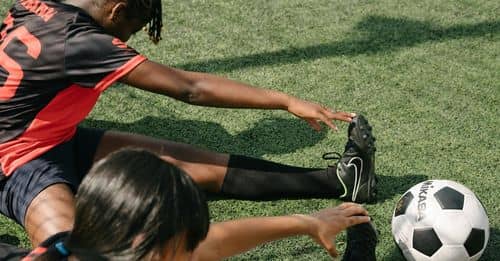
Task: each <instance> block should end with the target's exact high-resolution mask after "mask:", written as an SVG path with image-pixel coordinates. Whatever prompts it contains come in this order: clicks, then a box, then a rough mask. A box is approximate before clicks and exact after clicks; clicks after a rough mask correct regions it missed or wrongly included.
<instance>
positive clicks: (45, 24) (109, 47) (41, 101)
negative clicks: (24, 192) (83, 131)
mask: <svg viewBox="0 0 500 261" xmlns="http://www.w3.org/2000/svg"><path fill="white" fill-rule="evenodd" d="M144 60H145V58H144V57H143V56H141V55H139V54H138V53H137V52H136V51H135V50H133V49H131V48H129V47H128V46H127V45H125V44H124V43H123V42H122V41H120V40H119V39H117V38H115V37H113V36H111V35H109V34H107V33H106V32H105V31H104V29H103V28H102V27H101V26H100V25H99V24H97V23H96V22H95V21H94V20H93V19H92V17H90V16H89V15H88V14H86V13H85V12H84V11H83V10H81V9H79V8H77V7H75V6H71V5H66V4H63V3H58V2H52V1H44V0H17V1H16V3H15V4H14V6H13V7H12V8H11V9H10V11H9V13H8V14H7V18H6V19H5V20H4V21H3V23H2V26H1V28H0V164H1V170H2V171H3V174H4V175H7V176H8V175H10V174H11V173H12V172H13V171H14V170H15V169H16V168H17V167H19V166H20V165H22V164H24V163H26V162H28V161H30V160H32V159H34V158H36V157H37V156H39V155H41V154H43V153H44V152H46V151H48V150H49V149H51V148H52V147H54V146H56V145H58V144H60V143H62V142H64V141H67V140H69V139H70V138H71V137H72V136H73V134H74V133H75V130H76V126H77V124H78V123H79V122H81V121H82V120H83V119H84V118H85V117H86V116H87V115H88V113H89V112H90V111H91V110H92V108H93V106H94V105H95V103H96V101H97V98H98V97H99V95H100V93H101V92H102V91H104V90H105V89H106V88H107V87H109V86H110V85H111V84H112V83H114V82H115V81H117V80H118V79H119V78H121V77H122V76H124V75H125V74H127V73H128V72H130V71H131V70H132V69H134V68H135V67H136V66H137V65H138V64H140V63H141V62H143V61H144Z"/></svg>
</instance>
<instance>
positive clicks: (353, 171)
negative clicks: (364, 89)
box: [323, 115, 377, 203]
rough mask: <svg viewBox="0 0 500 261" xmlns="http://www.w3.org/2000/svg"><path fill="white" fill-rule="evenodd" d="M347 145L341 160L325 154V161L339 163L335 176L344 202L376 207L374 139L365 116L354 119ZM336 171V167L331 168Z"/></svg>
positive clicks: (339, 157)
mask: <svg viewBox="0 0 500 261" xmlns="http://www.w3.org/2000/svg"><path fill="white" fill-rule="evenodd" d="M347 136H348V140H347V144H346V145H345V150H344V153H343V155H342V156H340V155H339V154H338V153H325V154H324V155H323V158H324V159H338V160H339V161H338V162H337V164H336V166H335V167H336V175H337V178H338V180H339V182H340V184H341V185H342V187H343V189H344V193H343V194H342V195H340V197H339V198H340V199H341V200H343V201H351V202H356V203H373V202H375V201H376V198H377V189H376V185H377V177H376V175H375V151H376V148H375V137H374V136H373V134H372V127H371V126H370V124H368V121H367V120H366V118H365V117H363V115H358V116H356V117H354V119H353V120H352V122H351V123H350V124H349V128H348V130H347ZM330 167H334V166H330Z"/></svg>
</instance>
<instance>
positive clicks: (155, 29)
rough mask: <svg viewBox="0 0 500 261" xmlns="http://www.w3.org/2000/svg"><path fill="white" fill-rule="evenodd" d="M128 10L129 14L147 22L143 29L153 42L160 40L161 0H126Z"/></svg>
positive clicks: (161, 25) (161, 23)
mask: <svg viewBox="0 0 500 261" xmlns="http://www.w3.org/2000/svg"><path fill="white" fill-rule="evenodd" d="M128 12H129V14H130V16H132V17H135V18H139V19H141V20H143V21H145V22H147V24H146V26H145V28H144V29H145V30H146V32H147V33H148V35H149V39H150V40H151V41H153V43H155V44H156V43H158V42H159V41H160V40H161V29H162V27H163V22H162V11H161V0H128Z"/></svg>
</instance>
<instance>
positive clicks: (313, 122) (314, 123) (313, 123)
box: [306, 119, 321, 131]
mask: <svg viewBox="0 0 500 261" xmlns="http://www.w3.org/2000/svg"><path fill="white" fill-rule="evenodd" d="M306 121H307V123H309V125H311V127H312V128H313V129H315V130H316V131H320V130H321V125H319V123H318V122H317V121H316V120H314V119H306Z"/></svg>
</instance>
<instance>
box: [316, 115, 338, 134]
mask: <svg viewBox="0 0 500 261" xmlns="http://www.w3.org/2000/svg"><path fill="white" fill-rule="evenodd" d="M320 120H321V121H322V122H324V123H325V124H326V125H327V126H328V127H330V129H332V130H334V131H338V130H339V129H338V128H337V126H335V124H333V122H332V120H330V119H329V118H328V117H326V116H323V117H320Z"/></svg>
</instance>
